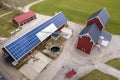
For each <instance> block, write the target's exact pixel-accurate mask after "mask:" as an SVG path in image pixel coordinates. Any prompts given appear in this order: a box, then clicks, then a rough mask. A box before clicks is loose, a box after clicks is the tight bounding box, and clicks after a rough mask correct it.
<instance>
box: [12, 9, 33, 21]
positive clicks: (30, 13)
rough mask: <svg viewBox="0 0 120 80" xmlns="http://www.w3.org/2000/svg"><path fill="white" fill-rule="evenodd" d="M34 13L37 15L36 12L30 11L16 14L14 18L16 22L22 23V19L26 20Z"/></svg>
mask: <svg viewBox="0 0 120 80" xmlns="http://www.w3.org/2000/svg"><path fill="white" fill-rule="evenodd" d="M34 15H35V13H34V12H32V11H29V12H26V13H23V14H21V15H19V16H16V17H15V18H13V20H15V21H16V22H18V23H20V22H22V21H24V20H26V19H28V18H30V17H32V16H34Z"/></svg>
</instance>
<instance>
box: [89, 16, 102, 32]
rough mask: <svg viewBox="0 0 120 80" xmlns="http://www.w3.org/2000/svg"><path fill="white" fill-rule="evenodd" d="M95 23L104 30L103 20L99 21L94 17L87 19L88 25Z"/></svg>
mask: <svg viewBox="0 0 120 80" xmlns="http://www.w3.org/2000/svg"><path fill="white" fill-rule="evenodd" d="M93 23H96V24H97V25H98V27H99V29H100V30H101V31H102V29H103V25H102V24H101V22H100V21H99V19H98V18H94V19H91V20H89V21H87V26H89V25H91V24H93Z"/></svg>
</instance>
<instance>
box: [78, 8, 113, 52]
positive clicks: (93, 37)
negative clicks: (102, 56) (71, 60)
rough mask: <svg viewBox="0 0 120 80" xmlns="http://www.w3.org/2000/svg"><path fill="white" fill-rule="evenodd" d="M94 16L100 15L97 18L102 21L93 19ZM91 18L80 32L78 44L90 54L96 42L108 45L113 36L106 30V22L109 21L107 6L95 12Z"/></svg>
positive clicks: (79, 47)
mask: <svg viewBox="0 0 120 80" xmlns="http://www.w3.org/2000/svg"><path fill="white" fill-rule="evenodd" d="M100 16H102V17H100ZM94 17H95V18H96V17H98V19H97V20H98V22H100V23H98V22H97V21H96V20H93V19H94ZM91 18H92V19H91ZM89 19H90V20H89ZM89 19H88V22H87V26H86V27H85V28H84V29H83V30H82V31H81V32H80V34H79V38H78V44H77V48H78V49H80V50H81V51H83V52H85V53H88V54H90V52H91V50H92V49H93V48H94V46H95V45H96V44H100V45H102V46H107V45H108V43H109V42H110V40H111V38H112V36H111V34H109V33H108V32H106V31H105V30H104V28H105V27H106V24H107V23H108V21H109V15H108V13H107V12H106V10H105V8H103V9H101V10H99V11H97V12H96V13H94V14H93V15H92V17H90V18H89ZM99 19H100V20H99ZM99 24H100V25H99ZM101 24H102V25H101Z"/></svg>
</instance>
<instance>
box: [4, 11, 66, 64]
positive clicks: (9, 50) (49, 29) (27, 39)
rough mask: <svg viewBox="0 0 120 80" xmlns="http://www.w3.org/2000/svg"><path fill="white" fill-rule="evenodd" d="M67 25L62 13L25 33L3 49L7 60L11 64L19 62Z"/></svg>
mask: <svg viewBox="0 0 120 80" xmlns="http://www.w3.org/2000/svg"><path fill="white" fill-rule="evenodd" d="M66 24H67V19H66V17H65V16H64V14H63V13H62V12H60V13H58V14H56V15H55V16H53V17H52V18H50V19H49V20H47V21H46V22H44V23H43V24H41V25H39V26H37V27H36V28H34V29H33V30H31V31H29V32H27V33H25V34H24V35H22V36H21V37H19V38H18V39H16V40H14V41H12V42H11V43H9V44H8V45H6V46H4V47H3V51H4V53H5V54H8V58H9V59H10V58H11V59H13V60H12V62H11V63H13V62H17V63H19V62H21V61H22V60H23V59H24V58H25V57H26V56H27V55H29V54H31V53H32V52H33V51H34V49H35V48H37V47H39V46H41V45H42V44H43V43H44V42H45V41H47V40H48V39H49V38H50V36H51V34H52V33H54V32H56V31H58V30H60V29H62V28H63V27H64V26H65V25H66Z"/></svg>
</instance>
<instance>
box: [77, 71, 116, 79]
mask: <svg viewBox="0 0 120 80" xmlns="http://www.w3.org/2000/svg"><path fill="white" fill-rule="evenodd" d="M78 80H117V79H116V78H114V77H112V76H110V75H107V74H104V73H102V72H100V71H98V70H94V71H92V72H90V73H88V74H87V75H85V76H83V77H81V78H79V79H78Z"/></svg>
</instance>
